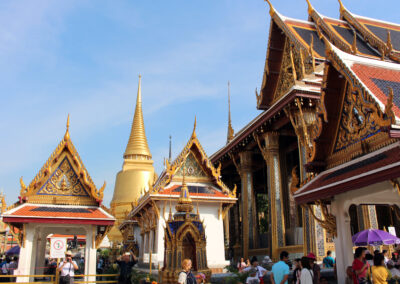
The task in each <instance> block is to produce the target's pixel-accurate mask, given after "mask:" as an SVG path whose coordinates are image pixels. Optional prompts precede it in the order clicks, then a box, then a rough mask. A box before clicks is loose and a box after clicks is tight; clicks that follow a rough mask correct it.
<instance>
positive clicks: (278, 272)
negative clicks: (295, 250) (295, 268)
mask: <svg viewBox="0 0 400 284" xmlns="http://www.w3.org/2000/svg"><path fill="white" fill-rule="evenodd" d="M279 258H280V261H279V262H277V263H275V264H274V265H273V266H272V271H271V283H272V284H288V278H289V265H287V264H286V262H287V261H288V260H289V253H288V252H287V251H282V252H281V254H280V257H279Z"/></svg>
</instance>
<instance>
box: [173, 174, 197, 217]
mask: <svg viewBox="0 0 400 284" xmlns="http://www.w3.org/2000/svg"><path fill="white" fill-rule="evenodd" d="M185 175H186V166H184V167H183V173H182V187H181V193H180V196H179V199H178V204H177V205H176V206H175V209H176V211H178V212H187V213H189V212H192V210H193V205H192V199H191V198H190V194H189V188H188V187H187V185H186V178H185Z"/></svg>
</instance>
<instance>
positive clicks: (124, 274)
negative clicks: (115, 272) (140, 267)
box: [117, 252, 136, 284]
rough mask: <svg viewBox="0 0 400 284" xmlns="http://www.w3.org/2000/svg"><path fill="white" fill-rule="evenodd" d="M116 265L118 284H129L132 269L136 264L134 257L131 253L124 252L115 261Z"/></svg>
mask: <svg viewBox="0 0 400 284" xmlns="http://www.w3.org/2000/svg"><path fill="white" fill-rule="evenodd" d="M131 256H132V260H131ZM117 264H118V266H119V277H118V283H121V284H128V283H129V284H130V283H131V273H132V267H133V266H134V265H135V264H136V257H135V255H134V254H133V253H132V252H126V253H124V254H123V255H122V256H120V257H119V258H118V259H117Z"/></svg>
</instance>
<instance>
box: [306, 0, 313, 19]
mask: <svg viewBox="0 0 400 284" xmlns="http://www.w3.org/2000/svg"><path fill="white" fill-rule="evenodd" d="M306 1H307V5H308V15H310V16H311V14H312V12H313V11H314V8H313V6H312V5H311V3H310V0H306Z"/></svg>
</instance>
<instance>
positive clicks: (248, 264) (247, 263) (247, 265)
mask: <svg viewBox="0 0 400 284" xmlns="http://www.w3.org/2000/svg"><path fill="white" fill-rule="evenodd" d="M250 265H251V263H250V259H247V260H246V267H249V266H250Z"/></svg>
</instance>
